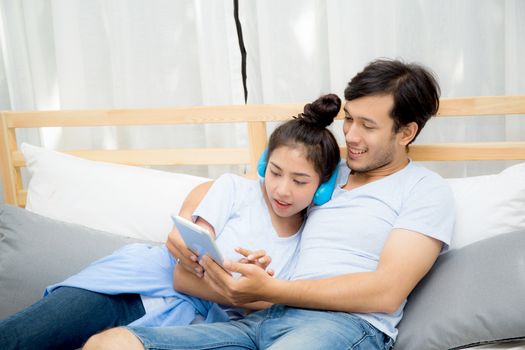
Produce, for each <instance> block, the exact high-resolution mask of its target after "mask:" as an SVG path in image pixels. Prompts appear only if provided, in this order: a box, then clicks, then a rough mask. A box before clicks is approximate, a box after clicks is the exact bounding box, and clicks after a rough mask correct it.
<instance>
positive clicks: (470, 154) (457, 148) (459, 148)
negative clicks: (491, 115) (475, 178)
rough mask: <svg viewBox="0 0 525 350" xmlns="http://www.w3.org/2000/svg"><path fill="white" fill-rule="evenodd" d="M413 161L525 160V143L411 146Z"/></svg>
mask: <svg viewBox="0 0 525 350" xmlns="http://www.w3.org/2000/svg"><path fill="white" fill-rule="evenodd" d="M410 158H412V159H413V160H420V161H423V160H426V161H433V160H499V159H501V160H524V159H525V142H486V143H447V144H429V145H412V146H410Z"/></svg>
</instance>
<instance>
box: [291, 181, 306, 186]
mask: <svg viewBox="0 0 525 350" xmlns="http://www.w3.org/2000/svg"><path fill="white" fill-rule="evenodd" d="M293 181H294V182H295V183H296V184H298V185H306V184H307V182H304V181H299V180H293Z"/></svg>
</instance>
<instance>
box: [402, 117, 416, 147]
mask: <svg viewBox="0 0 525 350" xmlns="http://www.w3.org/2000/svg"><path fill="white" fill-rule="evenodd" d="M417 130H418V126H417V123H416V122H411V123H408V124H407V125H404V126H402V127H401V129H400V130H399V143H400V144H401V145H403V146H407V145H408V144H409V143H410V142H412V140H413V139H414V137H416V133H417Z"/></svg>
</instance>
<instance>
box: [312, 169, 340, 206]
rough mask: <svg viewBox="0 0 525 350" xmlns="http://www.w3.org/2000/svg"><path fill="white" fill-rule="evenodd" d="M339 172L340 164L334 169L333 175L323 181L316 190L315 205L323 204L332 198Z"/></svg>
mask: <svg viewBox="0 0 525 350" xmlns="http://www.w3.org/2000/svg"><path fill="white" fill-rule="evenodd" d="M338 173H339V164H337V166H336V167H335V169H334V172H333V173H332V175H330V178H329V179H328V181H326V182H323V183H322V184H321V185H319V187H318V188H317V191H315V194H314V199H313V202H314V204H315V205H323V204H325V203H326V202H328V201H329V200H330V198H332V193H334V190H335V186H336V184H337V174H338Z"/></svg>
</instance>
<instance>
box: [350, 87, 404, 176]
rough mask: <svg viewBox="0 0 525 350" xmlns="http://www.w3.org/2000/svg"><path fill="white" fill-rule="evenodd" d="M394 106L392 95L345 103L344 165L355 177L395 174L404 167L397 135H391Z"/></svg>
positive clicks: (361, 98)
mask: <svg viewBox="0 0 525 350" xmlns="http://www.w3.org/2000/svg"><path fill="white" fill-rule="evenodd" d="M393 104H394V100H393V97H392V96H391V95H381V96H365V97H360V98H357V99H355V100H352V101H347V102H346V103H345V106H344V111H345V121H344V124H343V132H344V134H345V140H346V147H347V151H348V156H347V163H348V166H349V167H350V168H351V169H352V170H353V171H354V172H355V173H369V172H376V171H379V172H381V171H382V170H387V171H388V170H389V169H391V170H398V169H397V168H398V167H399V166H401V164H403V166H404V164H406V155H405V146H404V145H402V144H401V143H400V142H399V140H400V138H401V136H400V133H394V132H393V131H392V130H393V126H394V121H393V120H392V118H391V117H390V111H391V110H392V107H393Z"/></svg>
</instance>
